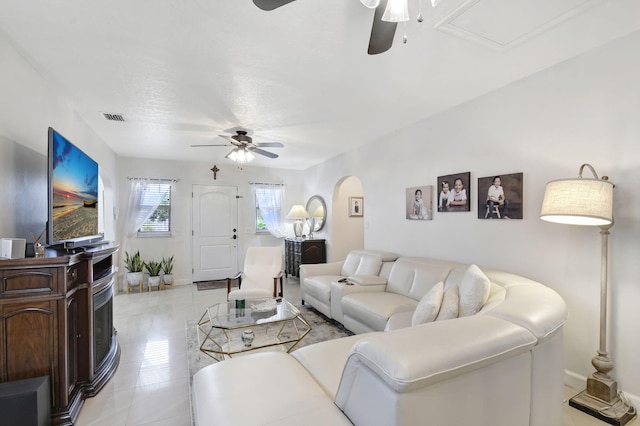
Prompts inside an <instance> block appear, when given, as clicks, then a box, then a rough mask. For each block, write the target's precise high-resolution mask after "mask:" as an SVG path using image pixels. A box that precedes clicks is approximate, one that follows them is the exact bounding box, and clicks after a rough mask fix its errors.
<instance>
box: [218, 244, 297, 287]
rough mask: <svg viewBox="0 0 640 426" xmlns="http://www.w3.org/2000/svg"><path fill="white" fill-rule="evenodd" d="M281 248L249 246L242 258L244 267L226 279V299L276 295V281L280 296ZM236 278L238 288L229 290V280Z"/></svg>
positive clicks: (281, 273)
mask: <svg viewBox="0 0 640 426" xmlns="http://www.w3.org/2000/svg"><path fill="white" fill-rule="evenodd" d="M283 273H284V271H283V270H282V248H280V247H249V248H248V249H247V254H246V255H245V258H244V268H243V270H242V271H241V272H239V273H238V275H236V276H235V277H233V278H228V279H227V299H228V300H238V299H258V298H263V297H276V296H277V295H278V281H279V282H280V296H282V276H283ZM235 279H237V280H238V287H239V288H238V289H237V290H231V281H232V280H235Z"/></svg>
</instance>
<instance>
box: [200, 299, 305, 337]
mask: <svg viewBox="0 0 640 426" xmlns="http://www.w3.org/2000/svg"><path fill="white" fill-rule="evenodd" d="M244 305H245V307H244V308H236V301H230V302H223V303H218V304H216V305H213V306H210V307H209V308H207V315H208V316H209V321H210V324H211V325H212V326H215V327H217V328H227V329H233V328H239V327H246V326H248V325H254V324H266V323H270V322H279V321H286V320H292V319H294V318H295V317H297V316H298V315H300V311H299V310H298V309H297V308H296V307H295V306H293V305H292V304H291V303H289V302H288V301H287V300H286V299H283V298H277V299H273V298H266V299H253V300H245V302H244Z"/></svg>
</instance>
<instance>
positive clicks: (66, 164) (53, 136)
mask: <svg viewBox="0 0 640 426" xmlns="http://www.w3.org/2000/svg"><path fill="white" fill-rule="evenodd" d="M48 148H49V155H48V160H49V162H48V164H49V170H48V171H49V179H48V188H49V191H48V193H49V204H48V205H49V212H48V213H49V215H48V226H47V244H48V245H49V246H58V247H63V248H66V249H70V248H75V247H80V246H85V245H88V244H92V243H95V242H98V241H100V240H102V236H101V235H99V234H98V163H96V162H95V161H94V160H93V159H91V157H89V156H88V155H87V154H85V153H84V152H82V151H81V150H80V149H79V148H78V147H76V146H75V145H74V144H72V143H71V142H69V141H68V140H67V139H65V138H64V137H63V136H62V135H61V134H60V133H58V132H57V131H55V130H54V129H52V128H51V127H49V146H48Z"/></svg>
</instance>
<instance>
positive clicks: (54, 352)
mask: <svg viewBox="0 0 640 426" xmlns="http://www.w3.org/2000/svg"><path fill="white" fill-rule="evenodd" d="M117 251H118V245H117V244H108V245H103V246H97V247H95V248H89V249H87V250H86V252H81V253H78V254H66V253H64V254H63V253H58V252H55V251H51V250H48V251H47V256H48V257H43V258H27V259H15V260H0V382H13V381H16V380H22V379H29V378H33V377H40V376H49V377H50V378H51V380H50V383H51V422H52V424H54V425H72V424H73V423H74V422H75V420H76V418H77V417H78V414H79V413H80V408H81V407H82V405H83V403H84V400H85V399H86V398H87V397H91V396H94V395H96V394H97V393H98V391H100V389H102V387H103V386H104V385H105V384H106V382H107V381H108V380H109V379H110V378H111V377H112V376H113V374H114V373H115V371H116V369H117V367H118V363H119V362H120V347H119V346H118V341H117V339H116V332H115V330H114V328H113V294H114V283H115V275H116V267H115V263H116V261H115V253H116V252H117Z"/></svg>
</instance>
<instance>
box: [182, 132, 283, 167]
mask: <svg viewBox="0 0 640 426" xmlns="http://www.w3.org/2000/svg"><path fill="white" fill-rule="evenodd" d="M218 136H220V137H221V138H225V139H227V140H228V141H229V142H230V143H225V144H205V145H191V146H192V147H194V148H201V147H209V146H233V147H234V148H233V149H232V150H231V152H229V153H228V154H227V155H226V156H225V158H230V159H231V160H233V161H235V162H237V163H246V162H249V161H251V160H253V154H259V155H264V156H265V157H269V158H278V154H274V153H273V152H269V151H265V150H264V149H261V148H263V147H266V148H283V147H284V145H283V144H282V143H280V142H257V143H253V138H252V137H251V136H249V135H247V131H246V130H236V134H235V135H232V136H229V135H218Z"/></svg>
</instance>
